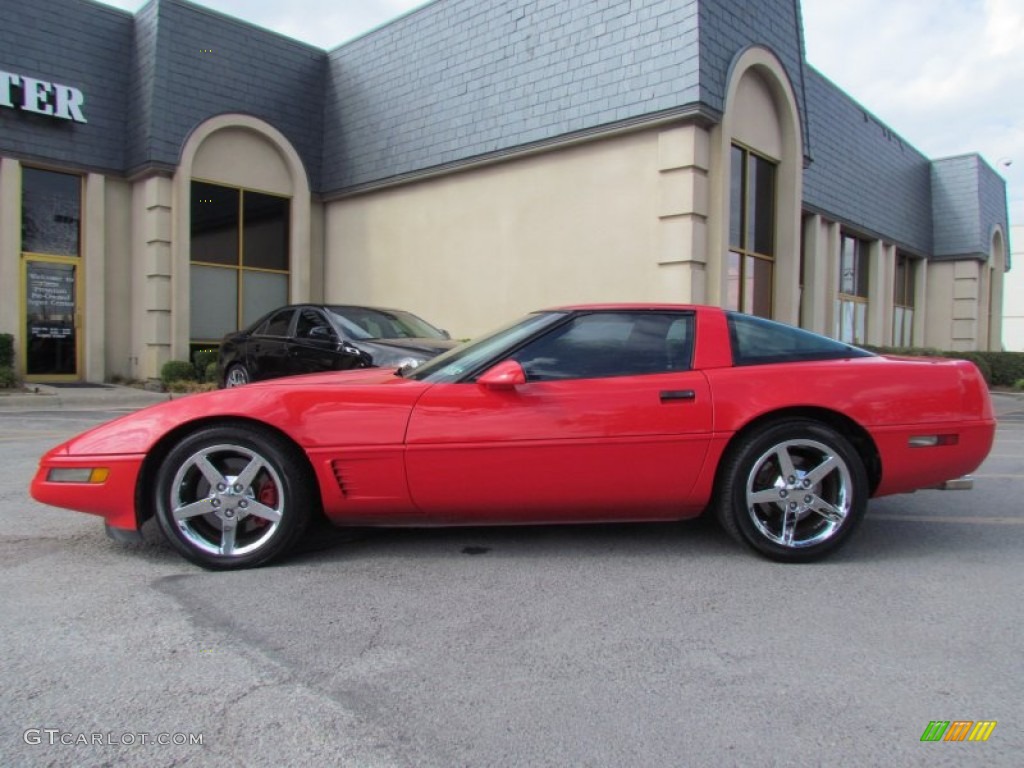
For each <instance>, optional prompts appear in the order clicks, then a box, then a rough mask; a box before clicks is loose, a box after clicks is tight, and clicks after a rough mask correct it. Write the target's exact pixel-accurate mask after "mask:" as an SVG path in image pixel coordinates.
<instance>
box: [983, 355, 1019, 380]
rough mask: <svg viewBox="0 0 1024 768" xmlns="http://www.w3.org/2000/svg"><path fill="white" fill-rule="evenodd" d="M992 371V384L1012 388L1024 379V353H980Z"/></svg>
mask: <svg viewBox="0 0 1024 768" xmlns="http://www.w3.org/2000/svg"><path fill="white" fill-rule="evenodd" d="M978 354H979V355H981V356H982V357H983V358H984V359H985V360H986V361H987V362H988V364H989V367H990V368H991V369H992V383H993V384H994V385H995V386H997V387H1012V386H1013V385H1014V384H1015V383H1016V382H1017V381H1018V380H1020V379H1024V352H979V353H978Z"/></svg>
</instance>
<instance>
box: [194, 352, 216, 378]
mask: <svg viewBox="0 0 1024 768" xmlns="http://www.w3.org/2000/svg"><path fill="white" fill-rule="evenodd" d="M218 354H219V353H218V351H217V350H216V349H200V350H199V351H198V352H195V353H194V354H193V355H192V362H193V364H195V367H196V376H197V378H198V379H199V381H215V380H216V374H214V376H213V377H210V370H211V369H210V366H211V365H213V370H214V371H216V370H217V356H218Z"/></svg>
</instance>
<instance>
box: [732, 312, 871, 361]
mask: <svg viewBox="0 0 1024 768" xmlns="http://www.w3.org/2000/svg"><path fill="white" fill-rule="evenodd" d="M726 319H727V322H728V324H729V339H730V341H731V342H732V359H733V365H767V364H770V363H798V362H808V361H811V360H840V359H844V358H848V357H871V356H872V353H871V352H868V351H866V350H863V349H860V348H858V347H852V346H850V345H849V344H844V343H843V342H841V341H836V340H835V339H830V338H827V337H825V336H820V335H818V334H816V333H812V332H811V331H807V330H804V329H803V328H795V327H793V326H791V325H785V324H783V323H778V322H775V321H774V320H766V319H765V318H762V317H754V316H753V315H744V314H741V313H739V312H728V313H726Z"/></svg>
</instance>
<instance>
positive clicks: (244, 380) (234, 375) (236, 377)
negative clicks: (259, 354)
mask: <svg viewBox="0 0 1024 768" xmlns="http://www.w3.org/2000/svg"><path fill="white" fill-rule="evenodd" d="M250 381H252V377H251V376H250V375H249V371H248V370H247V369H246V367H245V366H244V365H242V364H241V363H235V364H234V365H232V366H231V367H229V368H228V370H227V373H225V374H224V386H225V387H241V386H243V385H244V384H248V383H249V382H250Z"/></svg>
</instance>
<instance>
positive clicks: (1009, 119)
mask: <svg viewBox="0 0 1024 768" xmlns="http://www.w3.org/2000/svg"><path fill="white" fill-rule="evenodd" d="M104 1H105V2H107V3H108V4H109V5H114V6H117V7H119V8H124V9H126V10H129V11H133V12H134V11H136V10H138V9H139V8H140V7H141V6H142V5H143V2H142V1H141V0H104ZM199 4H200V5H204V6H206V7H208V8H212V9H214V10H217V11H220V12H222V13H227V14H230V15H232V16H237V17H238V18H241V19H244V20H245V21H248V22H250V23H253V24H258V25H260V26H262V27H266V28H267V29H272V30H274V31H277V32H280V33H282V34H285V35H289V36H290V37H293V38H296V39H298V40H302V41H304V42H307V43H311V44H313V45H317V46H319V47H321V48H334V47H336V46H337V45H340V44H341V43H343V42H345V41H346V40H350V39H351V38H353V37H356V36H358V35H360V34H362V33H363V32H367V31H369V30H371V29H373V28H374V27H376V26H379V25H381V24H383V23H386V22H388V21H390V20H391V19H393V18H395V17H397V16H399V15H401V14H403V13H406V12H408V11H410V10H412V9H415V8H417V7H420V6H422V5H425V4H426V3H424V2H423V0H287V2H281V0H201V2H199ZM802 7H803V16H804V40H805V45H806V48H807V60H808V61H809V62H810V64H811V65H812V66H814V67H815V68H816V69H817V70H818V71H819V72H821V73H822V74H824V75H825V76H826V77H828V78H829V79H830V80H832V81H833V82H834V83H835V84H836V85H838V86H839V87H841V88H842V89H843V90H845V91H846V92H847V93H849V94H850V95H851V96H852V97H853V98H854V99H856V100H857V101H858V102H860V103H861V105H862V106H864V107H865V108H866V109H868V110H869V111H870V112H872V113H873V114H874V115H875V116H876V117H877V118H878V119H879V120H881V121H882V122H883V123H886V124H887V125H888V126H889V128H891V129H892V130H893V131H895V132H896V133H897V134H899V135H900V136H901V137H902V138H903V139H905V140H906V141H907V142H909V143H910V144H911V145H912V146H915V147H917V149H919V150H920V151H921V152H923V153H924V154H925V155H927V156H928V157H931V158H940V157H949V156H953V155H961V154H965V153H969V152H977V153H979V154H981V155H982V157H984V158H985V160H986V161H987V162H988V164H989V165H990V166H992V168H993V169H995V170H996V172H998V173H999V174H1000V175H1001V176H1003V178H1005V179H1006V181H1007V197H1008V204H1009V214H1010V223H1011V225H1024V53H1022V52H1021V51H1020V49H1019V46H1021V45H1024V0H802ZM1018 231H1020V230H1018ZM1018 239H1021V238H1018ZM1011 247H1012V249H1013V251H1014V252H1017V253H1018V254H1022V255H1020V256H1018V258H1017V263H1016V264H1015V266H1016V269H1014V270H1012V271H1011V274H1010V275H1009V276H1008V282H1007V299H1008V303H1011V300H1012V303H1015V304H1016V303H1019V305H1020V309H1019V312H1021V313H1022V314H1024V242H1016V241H1011Z"/></svg>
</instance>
